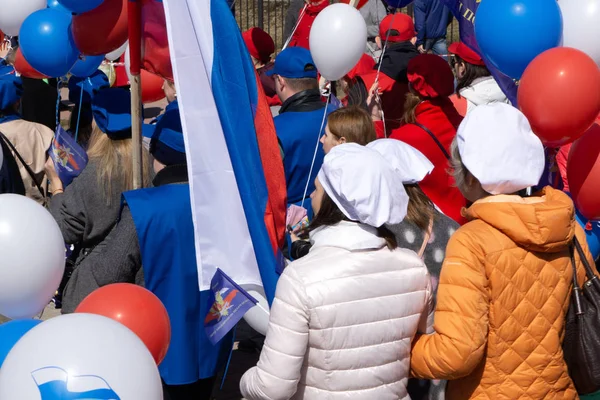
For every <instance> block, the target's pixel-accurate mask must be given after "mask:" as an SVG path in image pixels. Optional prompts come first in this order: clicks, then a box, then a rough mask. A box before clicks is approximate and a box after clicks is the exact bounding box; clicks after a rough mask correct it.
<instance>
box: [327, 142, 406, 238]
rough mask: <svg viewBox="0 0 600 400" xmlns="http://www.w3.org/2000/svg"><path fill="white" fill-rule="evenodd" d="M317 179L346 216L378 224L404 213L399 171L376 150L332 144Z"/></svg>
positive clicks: (395, 220) (393, 220)
mask: <svg viewBox="0 0 600 400" xmlns="http://www.w3.org/2000/svg"><path fill="white" fill-rule="evenodd" d="M318 178H319V182H321V185H322V186H323V189H324V190H325V192H326V193H327V194H328V195H329V197H330V198H331V199H332V200H333V201H334V202H335V204H336V205H337V206H338V208H339V209H340V210H341V211H342V212H343V213H344V215H345V216H346V217H348V219H350V220H352V221H359V222H362V223H364V224H367V225H370V226H374V227H380V226H382V225H384V224H398V223H400V222H402V220H403V219H404V217H405V216H406V210H407V207H408V195H407V194H406V191H405V190H404V185H403V184H402V179H401V178H400V176H399V174H398V173H396V171H395V170H394V169H393V168H392V167H391V166H390V165H389V164H388V162H387V161H386V160H385V159H384V158H383V157H382V156H381V154H379V153H378V152H377V151H375V150H372V149H370V148H367V147H365V146H361V145H359V144H356V143H346V144H341V145H338V146H335V147H334V148H333V149H332V150H331V151H330V152H329V153H328V154H327V155H326V156H325V160H324V161H323V166H322V167H321V170H320V171H319V175H318Z"/></svg>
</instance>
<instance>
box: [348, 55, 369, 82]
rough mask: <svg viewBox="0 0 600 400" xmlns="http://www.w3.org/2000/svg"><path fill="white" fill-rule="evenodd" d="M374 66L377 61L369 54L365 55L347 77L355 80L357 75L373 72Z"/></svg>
mask: <svg viewBox="0 0 600 400" xmlns="http://www.w3.org/2000/svg"><path fill="white" fill-rule="evenodd" d="M374 66H375V60H373V57H371V56H370V55H368V54H363V55H362V56H361V57H360V60H358V62H357V63H356V65H355V66H354V68H352V69H351V70H350V72H348V73H347V74H346V76H347V77H348V78H350V79H354V78H355V77H356V76H357V75H362V74H365V73H367V72H369V71H372V70H373V67H374Z"/></svg>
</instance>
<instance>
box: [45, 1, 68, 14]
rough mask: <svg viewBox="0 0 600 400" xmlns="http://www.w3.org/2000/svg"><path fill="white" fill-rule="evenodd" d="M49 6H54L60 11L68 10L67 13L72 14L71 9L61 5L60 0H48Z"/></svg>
mask: <svg viewBox="0 0 600 400" xmlns="http://www.w3.org/2000/svg"><path fill="white" fill-rule="evenodd" d="M48 8H53V9H55V10H58V11H62V12H66V13H67V14H71V11H69V10H67V9H66V8H64V7H63V6H61V5H60V3H59V2H58V0H48Z"/></svg>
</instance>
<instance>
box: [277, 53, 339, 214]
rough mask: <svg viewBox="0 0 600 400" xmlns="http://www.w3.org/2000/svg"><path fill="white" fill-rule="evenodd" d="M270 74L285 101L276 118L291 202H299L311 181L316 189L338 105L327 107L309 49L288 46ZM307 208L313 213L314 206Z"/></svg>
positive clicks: (311, 184)
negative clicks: (323, 137) (328, 129)
mask: <svg viewBox="0 0 600 400" xmlns="http://www.w3.org/2000/svg"><path fill="white" fill-rule="evenodd" d="M267 75H271V76H273V78H274V80H275V90H276V91H277V95H278V96H279V98H280V99H281V101H282V102H283V104H282V105H281V108H280V110H279V115H278V116H276V117H275V118H274V119H273V122H274V123H275V131H276V132H277V138H278V140H279V145H280V147H281V152H282V157H283V166H284V170H285V179H286V186H287V197H288V204H297V205H299V204H300V203H302V200H303V199H302V197H303V195H304V194H305V189H306V187H307V183H308V190H307V191H306V195H307V196H308V195H309V194H310V193H311V192H312V191H313V190H314V179H315V177H316V176H317V173H318V172H319V169H320V168H321V164H322V163H323V149H322V148H321V146H320V144H319V142H318V141H319V138H320V137H321V135H322V134H323V131H324V129H325V125H326V124H327V114H329V113H330V112H332V111H333V110H334V107H333V106H332V105H329V106H328V108H327V110H326V109H325V103H324V102H323V101H322V99H321V93H320V92H319V86H318V82H317V68H316V66H315V64H314V62H313V60H312V57H311V55H310V52H309V51H308V50H306V49H303V48H301V47H291V48H287V49H285V50H284V51H282V52H281V53H279V55H278V56H277V58H276V59H275V66H274V67H273V69H272V70H271V71H269V72H268V73H267ZM315 148H316V150H317V153H316V155H315ZM313 158H314V161H313ZM311 166H312V172H311ZM308 203H309V202H306V203H305V206H308ZM307 208H308V209H309V214H310V207H307Z"/></svg>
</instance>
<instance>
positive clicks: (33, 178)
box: [0, 132, 46, 199]
mask: <svg viewBox="0 0 600 400" xmlns="http://www.w3.org/2000/svg"><path fill="white" fill-rule="evenodd" d="M0 138H2V140H4V142H5V143H6V145H7V146H8V147H10V149H11V150H12V152H13V153H14V154H15V155H16V156H17V158H18V159H19V161H20V162H21V164H23V167H25V170H26V171H27V173H28V174H29V176H30V177H31V180H32V181H33V183H35V186H36V187H37V188H38V190H39V191H40V194H41V195H42V197H43V198H44V199H46V193H44V190H43V189H42V186H41V185H40V184H39V183H38V181H37V180H36V179H35V174H34V173H33V171H32V170H31V168H30V167H29V165H27V163H26V162H25V160H24V159H23V157H21V154H19V152H18V151H17V148H16V147H15V146H14V145H13V144H12V143H11V142H10V140H8V138H7V137H6V136H4V133H2V132H0Z"/></svg>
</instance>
